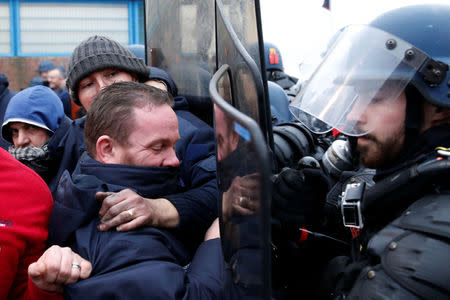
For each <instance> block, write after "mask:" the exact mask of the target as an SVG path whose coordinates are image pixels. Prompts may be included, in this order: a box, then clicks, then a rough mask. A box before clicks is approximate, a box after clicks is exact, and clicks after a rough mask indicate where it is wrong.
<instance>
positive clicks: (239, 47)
mask: <svg viewBox="0 0 450 300" xmlns="http://www.w3.org/2000/svg"><path fill="white" fill-rule="evenodd" d="M258 21H259V1H257V0H256V1H223V2H222V1H221V0H216V40H217V42H216V43H217V50H216V52H217V66H218V67H220V66H222V65H223V64H227V65H229V67H230V80H231V89H232V90H233V93H234V94H235V97H234V99H232V101H233V102H232V103H230V104H231V105H232V106H233V107H235V108H236V109H237V110H239V111H240V112H242V113H244V114H246V115H247V116H249V117H251V118H252V119H253V120H255V121H256V122H257V123H258V124H259V127H260V128H261V130H262V132H263V134H264V137H265V139H266V142H267V143H268V144H269V145H270V146H272V145H273V138H272V125H271V124H272V123H271V117H270V105H269V102H268V98H267V97H266V95H267V81H266V80H265V77H264V76H265V72H261V70H264V59H261V58H262V57H261V55H260V53H261V51H260V49H262V48H263V42H262V37H261V35H262V34H261V28H260V24H259V22H258ZM250 54H251V55H250Z"/></svg>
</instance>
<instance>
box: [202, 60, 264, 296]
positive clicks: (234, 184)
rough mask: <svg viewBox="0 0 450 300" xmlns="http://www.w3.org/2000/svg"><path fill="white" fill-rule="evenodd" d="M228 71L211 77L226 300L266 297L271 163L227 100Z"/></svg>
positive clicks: (251, 124)
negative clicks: (225, 274)
mask: <svg viewBox="0 0 450 300" xmlns="http://www.w3.org/2000/svg"><path fill="white" fill-rule="evenodd" d="M230 73H231V69H230V67H229V66H228V65H223V66H222V67H221V68H220V69H219V70H218V71H217V73H216V74H215V75H214V76H213V78H212V80H211V83H210V94H211V98H212V99H213V102H214V117H215V122H214V123H215V129H216V137H217V161H218V163H217V173H218V186H219V208H220V234H221V239H222V248H223V252H224V258H225V262H226V265H227V268H226V269H227V272H228V273H227V276H226V282H225V293H226V295H225V296H226V297H225V298H226V299H270V295H271V252H270V222H269V220H270V199H271V197H270V195H271V181H270V164H269V154H268V147H267V144H266V143H265V140H264V136H263V134H262V132H261V130H260V128H259V126H258V123H256V121H255V120H254V119H253V118H251V117H249V116H247V115H245V114H243V113H242V112H240V111H239V110H237V109H236V108H235V107H233V106H232V105H231V104H230V103H233V102H234V103H236V102H238V101H239V100H238V99H237V97H238V96H237V95H236V94H235V93H234V92H233V89H232V88H231V85H230V83H231V82H232V81H231V80H230V79H231V76H230Z"/></svg>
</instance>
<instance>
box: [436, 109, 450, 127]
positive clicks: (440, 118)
mask: <svg viewBox="0 0 450 300" xmlns="http://www.w3.org/2000/svg"><path fill="white" fill-rule="evenodd" d="M433 121H435V122H436V123H438V124H442V123H450V109H448V108H442V107H438V108H437V109H436V114H435V115H434V118H433Z"/></svg>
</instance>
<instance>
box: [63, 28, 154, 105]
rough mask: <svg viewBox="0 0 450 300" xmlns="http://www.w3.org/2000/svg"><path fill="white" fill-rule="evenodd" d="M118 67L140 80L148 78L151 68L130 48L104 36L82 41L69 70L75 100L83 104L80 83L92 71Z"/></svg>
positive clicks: (75, 51) (69, 84)
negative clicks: (79, 92)
mask: <svg viewBox="0 0 450 300" xmlns="http://www.w3.org/2000/svg"><path fill="white" fill-rule="evenodd" d="M107 68H117V69H120V70H123V71H125V72H128V73H131V74H133V75H136V76H138V78H139V81H145V80H146V78H148V75H149V70H148V68H147V67H146V66H145V64H144V61H143V60H142V59H139V58H137V57H136V56H134V55H133V54H132V53H131V52H130V51H129V50H128V49H126V48H125V47H124V46H122V45H121V44H119V43H118V42H116V41H114V40H111V39H110V38H107V37H104V36H98V35H95V36H92V37H90V38H88V39H87V40H84V41H83V42H81V43H80V44H79V45H78V46H77V47H76V48H75V49H74V50H73V52H72V56H71V57H70V61H69V68H68V70H67V83H66V84H67V88H68V89H69V90H70V91H71V94H72V98H73V101H74V102H75V103H76V104H78V105H81V103H80V99H79V98H78V84H79V83H80V81H81V80H83V79H84V78H85V77H86V76H88V75H89V74H90V73H92V72H96V71H100V70H103V69H107Z"/></svg>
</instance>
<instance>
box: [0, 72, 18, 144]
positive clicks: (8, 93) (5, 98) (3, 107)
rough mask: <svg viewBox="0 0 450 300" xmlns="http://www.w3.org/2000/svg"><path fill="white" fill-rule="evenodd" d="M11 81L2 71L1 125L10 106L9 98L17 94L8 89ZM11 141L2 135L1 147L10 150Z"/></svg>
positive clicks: (0, 138)
mask: <svg viewBox="0 0 450 300" xmlns="http://www.w3.org/2000/svg"><path fill="white" fill-rule="evenodd" d="M8 86H9V81H8V77H6V75H5V74H2V73H0V122H1V123H0V126H1V125H2V124H3V117H4V116H5V111H6V107H7V106H8V103H9V100H10V99H11V98H12V97H13V96H14V95H15V94H16V93H15V92H13V91H11V90H10V89H8ZM10 145H11V143H9V142H7V141H5V140H4V139H3V138H2V137H1V136H0V147H2V148H3V149H5V150H6V151H8V148H9V146H10Z"/></svg>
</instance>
